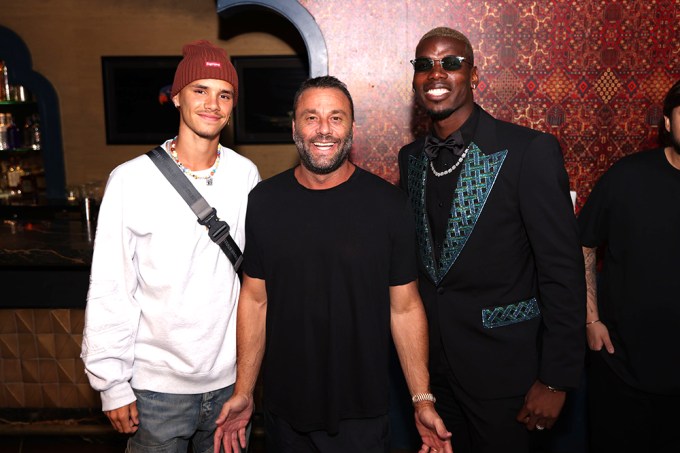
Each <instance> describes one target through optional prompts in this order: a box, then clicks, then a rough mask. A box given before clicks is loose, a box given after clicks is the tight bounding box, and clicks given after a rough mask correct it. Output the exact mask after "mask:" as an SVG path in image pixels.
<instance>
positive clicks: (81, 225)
mask: <svg viewBox="0 0 680 453" xmlns="http://www.w3.org/2000/svg"><path fill="white" fill-rule="evenodd" d="M94 233H95V226H94V224H92V223H89V222H83V221H82V220H81V219H80V217H79V216H75V218H74V216H66V217H64V218H60V217H51V218H22V217H15V218H7V217H5V218H4V220H0V288H2V297H0V308H50V309H54V308H84V307H85V301H86V299H87V289H88V285H89V276H90V265H91V263H92V245H93V241H94Z"/></svg>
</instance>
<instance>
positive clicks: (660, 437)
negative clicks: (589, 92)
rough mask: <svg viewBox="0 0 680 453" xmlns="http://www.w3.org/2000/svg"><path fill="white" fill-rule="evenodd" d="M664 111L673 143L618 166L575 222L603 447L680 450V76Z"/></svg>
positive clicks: (594, 419) (593, 402) (594, 413)
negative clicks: (600, 253) (599, 253)
mask: <svg viewBox="0 0 680 453" xmlns="http://www.w3.org/2000/svg"><path fill="white" fill-rule="evenodd" d="M663 114H664V126H665V128H664V132H665V137H664V138H665V142H666V143H665V144H666V146H665V147H664V148H658V149H654V150H651V151H645V152H641V153H636V154H633V155H631V156H627V157H625V158H623V159H621V160H620V161H619V162H617V163H616V164H614V165H613V166H612V168H610V169H609V170H608V171H607V172H606V173H605V174H604V176H602V178H601V179H600V180H599V181H598V183H597V185H596V186H595V188H594V189H593V191H592V193H591V194H590V197H589V198H588V202H587V203H586V204H585V206H584V207H583V209H582V210H581V213H580V215H579V219H578V221H579V226H580V228H581V243H582V244H583V253H584V257H585V262H586V282H587V286H588V299H587V318H586V335H587V339H588V346H589V347H590V349H591V353H590V367H589V381H588V384H589V403H590V404H589V409H590V410H589V416H590V417H589V418H590V433H591V436H590V438H591V450H592V451H594V452H597V453H607V452H620V451H635V452H670V451H680V431H678V430H677V426H678V425H680V412H679V411H678V409H677V408H678V406H680V352H679V350H678V343H679V341H678V332H679V331H680V278H678V269H679V268H680V81H679V82H677V83H676V84H675V85H674V86H673V87H672V88H671V89H670V91H669V92H668V94H667V95H666V98H665V100H664V105H663ZM598 247H602V248H603V249H604V252H605V253H604V267H603V270H602V275H601V279H600V285H599V288H598V285H597V284H596V266H595V262H596V249H597V248H598ZM598 289H599V291H598Z"/></svg>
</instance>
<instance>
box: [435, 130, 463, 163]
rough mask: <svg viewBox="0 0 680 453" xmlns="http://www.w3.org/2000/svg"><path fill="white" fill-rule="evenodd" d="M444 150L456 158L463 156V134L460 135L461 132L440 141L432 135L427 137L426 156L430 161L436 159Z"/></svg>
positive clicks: (458, 131)
mask: <svg viewBox="0 0 680 453" xmlns="http://www.w3.org/2000/svg"><path fill="white" fill-rule="evenodd" d="M442 149H448V150H450V151H451V152H452V153H453V154H455V155H456V156H460V155H461V154H463V150H464V149H465V142H463V134H461V133H460V130H457V131H456V132H454V133H453V134H451V135H449V136H448V137H447V138H446V139H445V140H439V138H437V137H436V136H434V135H432V134H430V135H428V136H427V139H426V140H425V154H427V157H429V158H430V160H434V159H436V158H437V156H438V155H439V151H440V150H442Z"/></svg>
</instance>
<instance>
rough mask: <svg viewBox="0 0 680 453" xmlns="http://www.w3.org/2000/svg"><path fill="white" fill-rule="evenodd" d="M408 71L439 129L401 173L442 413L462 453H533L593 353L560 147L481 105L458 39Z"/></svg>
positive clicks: (424, 46) (427, 52) (436, 36)
mask: <svg viewBox="0 0 680 453" xmlns="http://www.w3.org/2000/svg"><path fill="white" fill-rule="evenodd" d="M412 64H413V68H414V74H413V89H414V93H415V99H416V101H417V102H418V103H419V105H420V106H421V107H422V108H423V109H424V110H425V111H426V112H427V114H428V115H429V117H430V119H431V120H432V128H431V131H430V133H429V134H428V135H427V136H426V137H421V138H419V139H417V140H416V141H414V142H413V143H410V144H408V145H406V146H405V147H403V148H402V149H401V150H400V152H399V166H400V176H401V185H402V187H403V188H404V189H405V190H407V191H408V194H409V197H410V199H411V203H412V205H413V211H414V214H415V221H416V229H417V232H418V248H419V257H420V259H419V265H420V278H419V289H420V294H421V297H422V299H423V303H424V304H425V309H426V312H427V317H428V324H429V338H430V360H429V362H430V376H431V385H432V391H433V393H434V394H436V395H437V402H436V405H435V407H436V409H437V412H438V413H439V414H440V415H441V417H442V419H443V420H444V423H445V424H446V426H447V428H448V429H449V430H450V431H451V433H452V438H451V439H452V444H453V449H454V451H455V452H456V453H466V452H475V453H480V452H484V453H492V452H493V453H497V452H502V451H507V452H518V453H519V452H530V451H532V450H536V449H537V445H536V444H537V443H538V441H539V440H540V439H538V438H537V436H538V435H537V434H536V430H538V431H541V430H543V429H550V428H551V427H552V426H553V424H554V423H555V422H556V420H557V418H558V416H559V414H560V411H561V409H562V407H563V404H564V402H565V398H566V391H567V390H568V389H574V388H577V387H578V385H579V381H580V376H581V374H582V371H583V362H584V354H585V344H584V341H583V335H584V330H585V326H584V324H585V322H584V321H585V313H584V310H585V308H584V306H583V305H584V303H585V278H584V272H583V256H582V253H581V248H580V244H579V239H578V228H577V224H576V219H575V216H574V212H573V206H572V203H571V199H570V196H569V180H568V177H567V173H566V171H565V168H564V162H563V158H562V153H561V151H560V146H559V144H558V142H557V140H556V139H555V137H553V136H552V135H549V134H545V133H541V132H538V131H534V130H531V129H528V128H525V127H520V126H517V125H514V124H510V123H507V122H504V121H500V120H497V119H494V118H493V117H492V116H491V115H489V114H488V113H487V112H485V111H484V110H483V109H482V108H481V107H479V106H478V105H477V104H475V102H474V100H473V91H474V90H475V88H476V86H477V84H478V83H479V74H478V69H477V67H476V66H475V62H474V55H473V51H472V46H471V44H470V41H469V40H468V38H467V37H466V36H465V35H463V34H462V33H460V32H458V31H456V30H453V29H450V28H447V27H439V28H435V29H433V30H431V31H429V32H428V33H426V34H425V35H424V36H423V37H422V38H421V40H420V41H419V43H418V45H417V47H416V51H415V59H414V60H412ZM538 437H541V436H538Z"/></svg>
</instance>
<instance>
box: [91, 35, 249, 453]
mask: <svg viewBox="0 0 680 453" xmlns="http://www.w3.org/2000/svg"><path fill="white" fill-rule="evenodd" d="M183 55H184V58H183V60H182V61H181V62H180V63H179V65H178V67H177V71H176V73H175V79H174V83H173V86H172V101H173V103H174V104H175V107H176V108H177V109H178V110H179V114H180V123H179V131H178V134H177V137H175V138H173V139H170V140H167V141H166V142H165V143H164V144H163V145H162V147H163V149H164V150H165V152H167V153H168V154H170V155H171V156H172V158H173V160H174V161H175V163H176V165H177V166H178V167H179V168H180V169H181V170H182V172H183V173H184V175H185V176H186V177H187V179H188V180H189V181H190V182H191V184H193V185H194V186H195V187H196V189H197V190H198V191H199V192H200V194H201V195H202V196H203V197H204V198H205V199H206V201H207V202H208V204H210V205H211V206H213V207H214V208H215V209H216V211H217V214H218V215H219V217H220V218H221V219H222V220H224V221H226V222H227V224H228V225H229V226H230V234H231V236H232V238H233V239H234V241H235V242H236V244H237V245H238V246H239V248H241V249H243V248H244V245H245V244H244V242H245V235H244V229H243V228H244V221H245V212H246V205H247V201H248V193H249V192H250V189H252V188H253V187H254V186H255V185H256V184H257V183H258V182H259V180H260V177H259V174H258V172H257V169H256V167H255V165H254V164H253V163H252V162H250V161H249V160H247V159H245V158H243V157H241V156H240V155H238V154H236V153H235V152H234V151H232V150H230V149H228V148H225V147H223V146H222V145H220V144H219V137H220V131H221V130H222V129H223V128H224V127H225V126H226V125H227V123H228V121H229V118H230V115H231V112H232V109H233V107H234V104H235V103H236V99H237V95H238V80H237V75H236V71H235V69H234V67H233V65H232V64H231V62H230V60H229V57H228V56H227V54H226V52H225V51H224V50H223V49H220V48H218V47H216V46H214V45H213V44H211V43H210V42H208V41H197V42H193V43H190V44H187V45H186V46H184V49H183ZM239 290H240V284H239V279H238V277H237V274H236V271H235V269H234V266H233V265H232V263H231V261H230V260H229V258H228V257H227V256H226V254H225V253H223V251H222V250H221V249H220V246H218V245H217V244H216V243H215V242H213V241H212V240H211V239H210V237H209V235H208V233H207V231H206V227H204V226H202V225H200V224H199V223H198V222H197V218H196V216H195V215H194V213H193V212H192V210H191V208H190V207H189V205H188V204H187V203H186V202H185V201H184V200H183V198H182V197H181V196H180V195H179V193H178V192H177V191H176V190H175V188H173V186H172V185H171V184H170V182H169V181H168V180H167V179H166V178H165V176H163V174H162V173H161V172H160V171H159V169H158V168H156V166H155V165H154V163H153V162H152V161H151V159H150V158H149V157H148V156H146V155H142V156H139V157H137V158H135V159H132V160H130V161H128V162H126V163H124V164H122V165H120V166H119V167H117V168H116V169H114V170H113V172H112V173H111V175H110V178H109V181H108V183H107V187H106V192H105V195H104V198H103V200H102V204H101V208H100V212H99V219H98V227H97V235H96V240H95V247H94V256H93V260H92V273H91V276H90V289H89V293H88V298H87V309H86V314H85V330H84V333H83V349H82V354H81V357H82V359H83V361H84V363H85V371H86V374H87V376H88V378H89V380H90V384H91V385H92V387H93V388H94V389H95V390H97V391H99V392H100V393H101V399H102V407H103V410H104V412H105V413H106V415H107V417H108V418H109V420H110V421H111V424H112V425H113V427H114V428H115V429H116V430H117V431H119V432H121V433H127V434H131V437H130V439H129V442H128V451H130V452H133V453H134V452H150V451H154V452H157V451H173V452H174V451H186V449H187V446H188V442H189V441H191V442H192V444H193V451H195V452H204V451H212V449H213V433H214V430H215V419H216V418H217V416H218V415H219V412H220V409H221V407H222V404H223V403H224V402H225V401H226V400H227V399H228V398H229V396H230V395H231V394H232V392H233V384H234V381H235V378H236V344H235V343H236V303H237V300H238V295H239Z"/></svg>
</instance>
